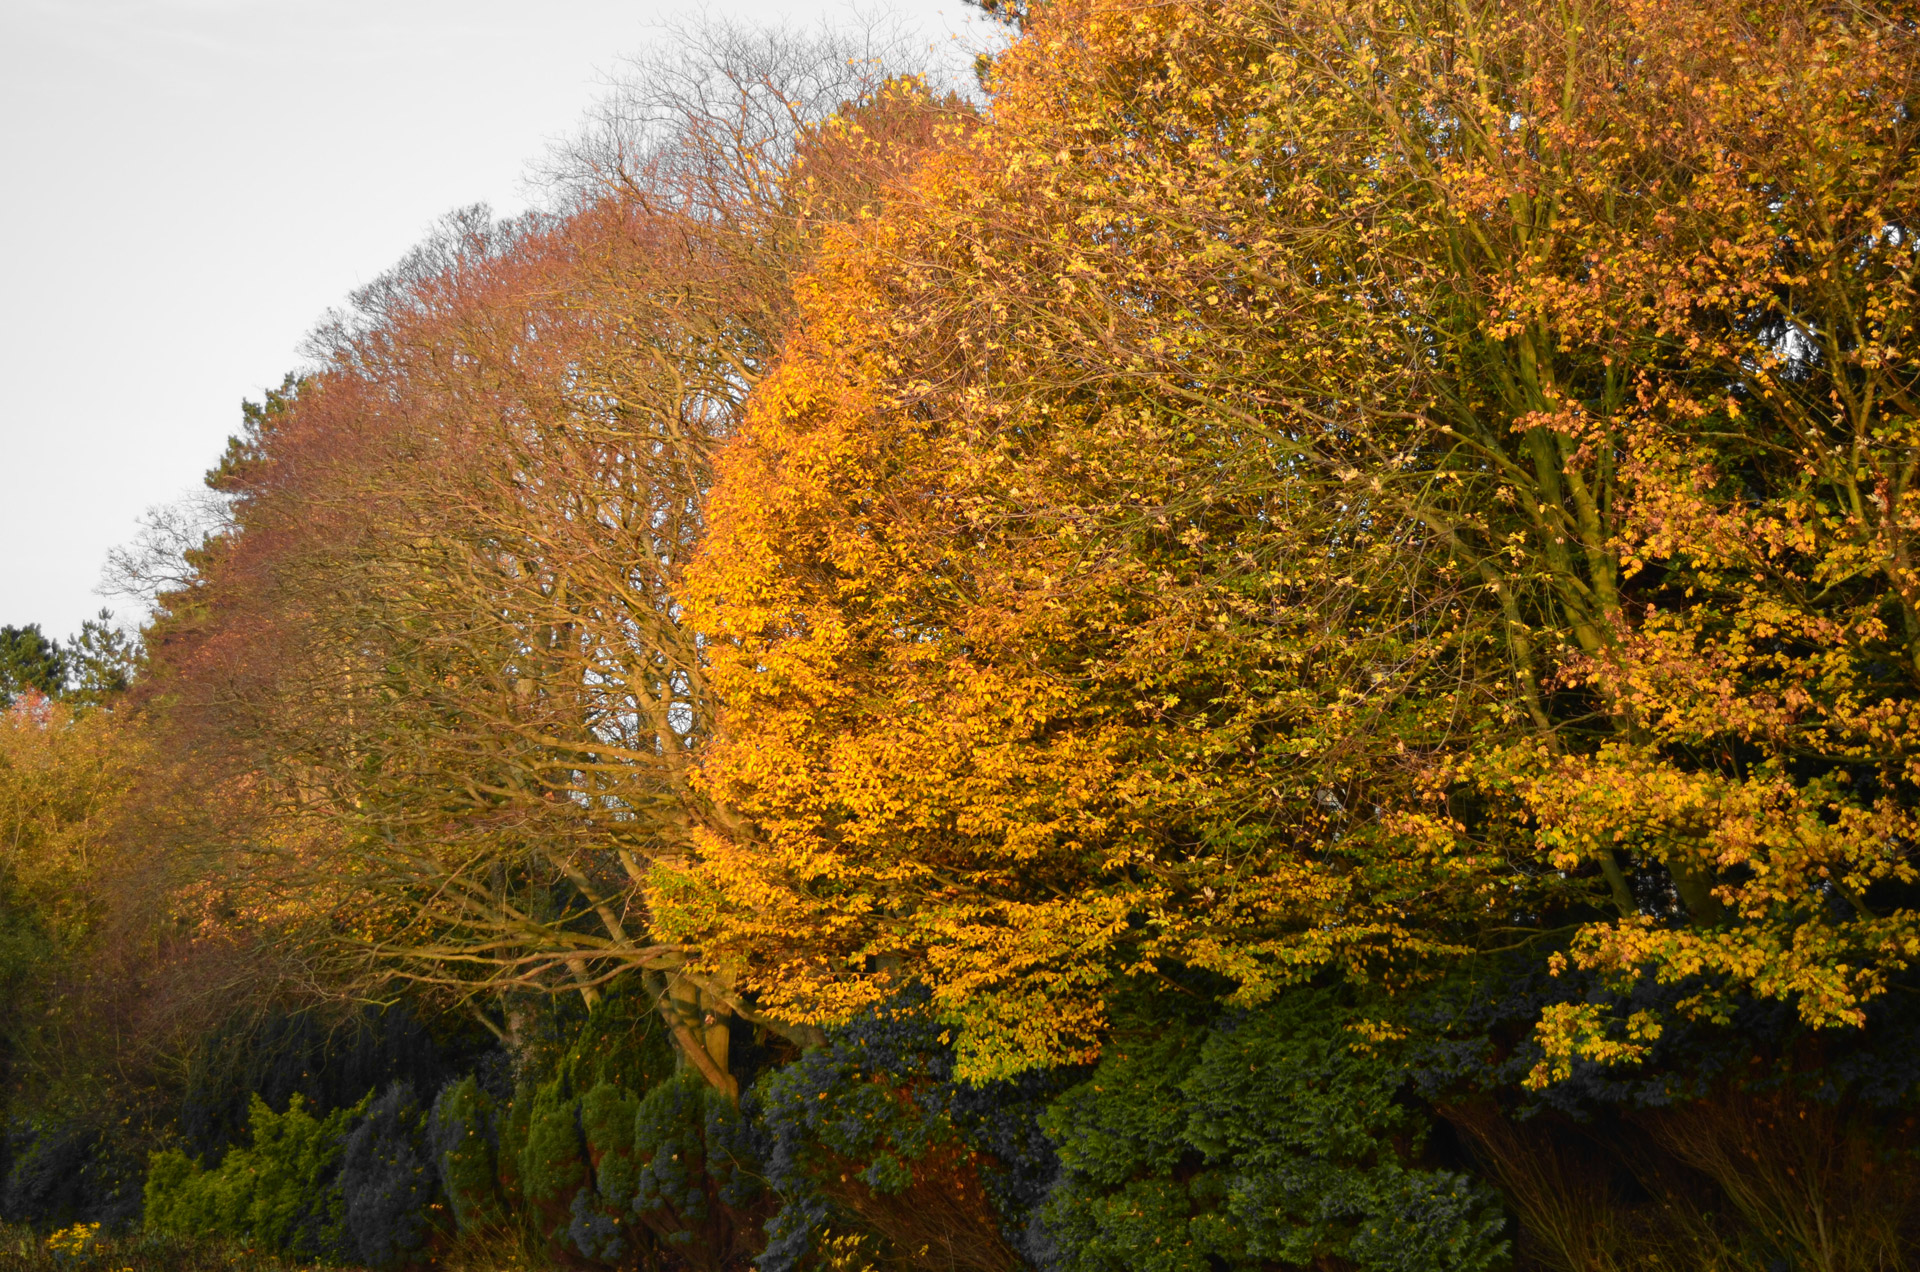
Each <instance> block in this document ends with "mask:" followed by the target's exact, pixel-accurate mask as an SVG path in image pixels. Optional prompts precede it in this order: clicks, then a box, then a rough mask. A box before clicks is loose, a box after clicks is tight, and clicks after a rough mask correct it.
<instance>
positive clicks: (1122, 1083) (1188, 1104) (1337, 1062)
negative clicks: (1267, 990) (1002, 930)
mask: <svg viewBox="0 0 1920 1272" xmlns="http://www.w3.org/2000/svg"><path fill="white" fill-rule="evenodd" d="M1346 1024H1347V1018H1346V1016H1345V1013H1343V1012H1341V1011H1340V1010H1339V1009H1338V1008H1337V1006H1336V1005H1335V1003H1334V1000H1333V999H1332V997H1331V996H1330V995H1327V994H1323V993H1318V992H1314V991H1309V990H1298V991H1294V992H1291V993H1289V994H1286V995H1283V996H1282V997H1281V998H1280V999H1279V1000H1278V1001H1277V1002H1275V1003H1274V1004H1273V1005H1272V1006H1270V1007H1268V1008H1265V1009H1263V1010H1261V1011H1258V1012H1255V1013H1250V1014H1244V1015H1239V1016H1236V1017H1230V1018H1228V1019H1226V1020H1223V1021H1220V1022H1217V1023H1216V1024H1215V1025H1213V1026H1212V1027H1211V1028H1207V1029H1201V1030H1197V1031H1193V1032H1191V1033H1188V1032H1182V1031H1162V1032H1160V1033H1159V1034H1158V1035H1157V1036H1150V1035H1142V1036H1136V1037H1133V1038H1127V1037H1125V1036H1122V1037H1119V1038H1116V1039H1115V1041H1114V1042H1113V1043H1111V1044H1110V1046H1109V1048H1108V1053H1107V1055H1106V1056H1105V1057H1104V1058H1103V1059H1102V1060H1101V1062H1100V1064H1099V1065H1098V1066H1097V1067H1096V1068H1095V1070H1094V1072H1093V1074H1092V1076H1091V1077H1089V1078H1088V1079H1087V1081H1085V1082H1084V1083H1082V1084H1081V1085H1079V1086H1078V1087H1075V1088H1074V1089H1073V1090H1070V1091H1068V1092H1066V1093H1065V1094H1064V1095H1063V1096H1062V1097H1061V1098H1060V1099H1059V1100H1057V1101H1056V1102H1055V1103H1054V1104H1053V1105H1052V1106H1051V1107H1050V1108H1049V1109H1048V1111H1047V1113H1046V1115H1045V1118H1044V1126H1045V1129H1046V1131H1047V1133H1048V1134H1049V1135H1050V1136H1051V1137H1052V1138H1053V1140H1054V1141H1055V1142H1056V1143H1057V1144H1058V1146H1059V1154H1060V1162H1061V1167H1062V1170H1061V1174H1060V1178H1059V1180H1058V1182H1057V1183H1056V1184H1055V1186H1054V1188H1053V1190H1052V1195H1051V1196H1050V1197H1049V1199H1048V1201H1047V1203H1046V1205H1045V1206H1044V1208H1043V1210H1042V1213H1041V1216H1040V1225H1039V1229H1040V1237H1041V1239H1040V1240H1039V1241H1037V1242H1036V1245H1035V1248H1034V1250H1033V1253H1034V1254H1035V1256H1036V1261H1038V1262H1039V1263H1041V1265H1042V1266H1044V1267H1046V1268H1048V1269H1049V1270H1050V1272H1051V1270H1057V1272H1209V1270H1210V1269H1220V1268H1229V1269H1248V1270H1252V1269H1256V1268H1262V1267H1270V1266H1273V1265H1275V1264H1279V1265H1284V1266H1318V1265H1321V1264H1324V1263H1328V1262H1331V1261H1336V1260H1337V1261H1340V1262H1342V1263H1343V1264H1344V1265H1346V1266H1351V1267H1353V1268H1356V1269H1360V1270H1361V1272H1490V1270H1491V1269H1496V1268H1500V1267H1503V1266H1505V1265H1506V1264H1507V1262H1508V1247H1507V1243H1506V1241H1505V1240H1504V1239H1503V1230H1504V1227H1505V1218H1504V1216H1503V1214H1502V1212H1501V1208H1500V1205H1499V1201H1498V1198H1497V1196H1496V1195H1495V1194H1494V1193H1493V1191H1492V1190H1491V1189H1490V1188H1488V1187H1487V1186H1486V1185H1485V1184H1482V1183H1479V1182H1477V1181H1475V1180H1473V1179H1470V1178H1469V1177H1467V1176H1465V1175H1461V1174H1457V1173H1454V1172H1451V1171H1447V1170H1442V1169H1436V1168H1432V1167H1426V1166H1422V1165H1421V1164H1420V1158H1421V1152H1422V1148H1423V1145H1424V1141H1425V1139H1426V1136H1427V1133H1428V1129H1429V1123H1428V1120H1427V1119H1426V1117H1425V1116H1424V1115H1423V1114H1421V1113H1420V1112H1418V1111H1417V1110H1416V1108H1415V1107H1414V1106H1413V1105H1412V1104H1410V1103H1409V1102H1407V1101H1405V1100H1404V1098H1403V1096H1404V1088H1405V1087H1406V1085H1407V1078H1406V1071H1405V1069H1404V1068H1403V1067H1402V1065H1401V1064H1400V1063H1399V1062H1398V1061H1397V1060H1396V1059H1395V1058H1393V1057H1391V1056H1389V1055H1387V1054H1384V1053H1382V1052H1380V1051H1377V1050H1371V1049H1368V1048H1367V1047H1365V1046H1364V1045H1363V1044H1362V1042H1361V1039H1360V1037H1359V1035H1357V1034H1355V1033H1353V1032H1351V1031H1349V1030H1348V1029H1347V1028H1345V1025H1346Z"/></svg>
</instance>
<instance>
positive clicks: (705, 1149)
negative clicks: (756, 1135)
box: [627, 1072, 760, 1268]
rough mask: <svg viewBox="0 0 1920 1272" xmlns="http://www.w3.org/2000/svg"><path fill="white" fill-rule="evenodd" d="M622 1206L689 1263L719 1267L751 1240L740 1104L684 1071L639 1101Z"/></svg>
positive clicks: (751, 1175)
mask: <svg viewBox="0 0 1920 1272" xmlns="http://www.w3.org/2000/svg"><path fill="white" fill-rule="evenodd" d="M632 1144H633V1149H632V1153H633V1163H634V1179H633V1191H632V1192H631V1194H629V1196H630V1198H631V1199H630V1200H629V1201H628V1202H627V1209H628V1211H629V1213H630V1214H631V1215H632V1216H633V1217H634V1218H636V1219H637V1220H638V1221H639V1223H640V1224H641V1225H643V1226H644V1228H645V1229H646V1230H647V1231H650V1232H651V1233H652V1234H653V1235H654V1236H655V1237H656V1238H657V1239H658V1240H659V1242H660V1244H661V1246H663V1247H664V1248H665V1249H667V1250H668V1251H671V1252H672V1253H673V1254H674V1255H675V1256H676V1257H677V1258H678V1259H681V1260H684V1261H685V1262H686V1263H687V1264H688V1265H690V1266H692V1267H695V1268H720V1267H724V1266H727V1265H729V1264H730V1263H731V1262H732V1261H733V1259H734V1257H735V1256H736V1255H738V1254H742V1253H748V1252H750V1251H751V1250H752V1249H753V1248H756V1247H758V1245H759V1240H758V1238H759V1227H760V1224H759V1222H758V1220H759V1216H758V1215H757V1214H755V1213H753V1211H752V1209H751V1207H752V1206H753V1204H754V1202H755V1201H756V1200H757V1199H758V1197H759V1194H760V1187H759V1183H758V1180H757V1178H756V1175H757V1170H756V1165H757V1163H756V1162H755V1160H754V1154H753V1151H752V1148H751V1144H750V1138H749V1132H748V1128H747V1125H746V1122H745V1120H744V1119H743V1118H742V1117H741V1115H740V1110H739V1109H738V1108H737V1107H735V1105H734V1104H733V1102H732V1101H731V1100H728V1099H727V1098H726V1097H725V1096H723V1095H721V1094H720V1093H719V1092H717V1091H715V1090H714V1089H713V1088H712V1087H710V1086H708V1085H707V1084H706V1083H705V1082H704V1081H702V1080H701V1079H700V1077H699V1075H698V1074H695V1073H692V1072H685V1073H682V1074H680V1075H679V1076H677V1077H675V1078H672V1079H669V1080H668V1081H666V1082H663V1083H661V1084H660V1085H659V1086H656V1087H654V1088H653V1090H651V1091H649V1092H648V1093H647V1096H646V1098H645V1099H644V1100H641V1101H640V1103H639V1107H638V1108H637V1109H636V1110H635V1112H634V1117H633V1133H632Z"/></svg>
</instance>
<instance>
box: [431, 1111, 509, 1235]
mask: <svg viewBox="0 0 1920 1272" xmlns="http://www.w3.org/2000/svg"><path fill="white" fill-rule="evenodd" d="M499 1137H500V1128H499V1126H498V1115H497V1113H496V1110H495V1108H494V1103H493V1098H492V1097H491V1096H489V1095H488V1094H487V1093H486V1092H485V1091H484V1090H482V1089H481V1087H480V1084H479V1083H478V1082H477V1081H475V1080H474V1077H473V1075H472V1074H468V1075H467V1076H466V1077H464V1078H462V1079H460V1080H459V1081H458V1082H450V1083H448V1084H447V1085H446V1086H444V1087H442V1088H440V1094H439V1095H438V1096H437V1097H436V1098H435V1099H434V1101H433V1115H432V1117H431V1119H430V1120H429V1123H428V1135H427V1138H428V1142H429V1145H430V1146H431V1148H432V1151H433V1164H434V1168H435V1170H436V1172H437V1173H438V1175H439V1179H440V1190H441V1192H442V1193H443V1194H444V1195H445V1196H446V1199H447V1205H448V1207H449V1208H450V1209H451V1210H452V1212H453V1220H454V1225H455V1227H456V1228H457V1229H458V1230H459V1231H460V1232H461V1233H462V1234H465V1233H469V1232H480V1231H486V1230H491V1229H495V1228H499V1227H502V1226H504V1225H505V1223H506V1220H507V1210H506V1199H505V1198H504V1197H503V1196H502V1195H501V1187H500V1161H499V1154H498V1143H499Z"/></svg>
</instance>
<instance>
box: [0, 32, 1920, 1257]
mask: <svg viewBox="0 0 1920 1272" xmlns="http://www.w3.org/2000/svg"><path fill="white" fill-rule="evenodd" d="M983 7H984V8H985V9H987V10H988V12H990V13H991V14H993V15H994V16H996V17H997V18H999V19H1000V20H1001V21H1002V22H1004V23H1005V25H1006V29H1005V31H1004V34H1005V36H1006V39H1005V41H1004V46H1003V47H998V46H997V47H996V49H995V50H994V51H993V52H991V53H989V54H983V55H982V56H981V58H980V60H979V61H978V62H977V64H976V68H975V73H976V76H977V80H978V83H977V88H978V91H977V92H976V91H973V90H972V89H967V90H966V91H961V90H960V89H959V88H957V87H950V86H947V85H945V84H944V83H943V82H942V81H941V80H940V79H939V77H938V76H936V75H932V74H928V73H917V71H916V67H915V65H914V64H913V63H912V61H911V60H910V59H903V58H901V57H899V56H897V55H898V53H899V50H897V49H896V50H892V51H888V50H886V49H883V48H879V47H878V46H877V45H876V44H875V40H876V39H877V37H876V36H874V34H873V33H872V32H871V31H870V32H868V33H867V34H866V35H865V36H863V37H859V38H855V37H853V36H848V35H844V34H834V33H825V34H820V35H817V36H816V35H799V34H795V33H793V32H786V33H784V34H768V35H760V34H754V33H749V32H744V31H741V30H736V29H732V28H724V27H721V28H715V29H713V30H711V31H710V32H709V35H708V37H707V42H706V43H705V44H704V45H700V46H698V47H695V48H691V49H689V50H688V51H687V56H685V57H683V58H679V59H677V60H676V59H660V60H657V61H656V62H654V63H650V64H649V65H648V66H647V68H646V70H645V73H644V74H643V75H641V76H640V77H638V78H637V79H636V80H635V81H634V83H633V84H630V85H628V86H627V87H625V88H624V89H621V90H620V93H621V94H624V96H620V95H616V97H615V98H614V99H613V100H612V101H611V102H610V104H609V105H608V106H607V107H606V108H605V109H604V110H603V111H602V112H601V114H600V115H598V116H597V117H596V119H595V121H594V124H593V126H592V127H591V128H590V129H589V130H588V132H587V133H586V134H584V135H583V136H582V137H581V138H580V139H579V140H578V141H577V142H576V143H574V144H573V145H572V146H571V147H569V148H567V149H565V150H563V151H561V152H559V153H558V154H557V155H556V158H555V160H554V164H555V171H554V173H553V174H552V175H553V176H554V177H555V183H554V186H553V199H552V202H551V204H550V206H548V207H546V208H545V209H543V210H541V211H538V212H535V213H530V214H528V215H527V216H524V217H522V218H519V219H516V220H513V221H508V222H500V221H497V220H495V219H494V218H493V217H492V216H491V215H490V214H488V213H487V212H486V211H485V210H484V209H468V210H466V211H463V212H460V213H456V214H454V215H452V216H450V217H449V218H447V219H446V220H445V221H444V222H443V223H442V224H441V225H440V227H439V228H438V229H437V230H436V231H435V233H434V234H433V235H432V236H431V237H430V238H429V239H428V241H427V242H426V243H424V244H423V245H422V246H421V247H420V248H418V249H416V250H415V251H414V252H413V253H411V254H410V255H409V256H408V257H407V258H406V259H405V260H404V261H402V262H401V264H400V265H399V266H397V267H396V268H395V269H393V270H392V271H390V272H389V273H388V274H386V275H384V276H382V278H381V279H380V280H379V281H378V282H376V283H375V284H374V285H372V286H371V287H368V288H366V289H363V290H362V291H361V292H359V293H357V294H356V295H355V297H354V299H353V302H352V305H351V307H350V308H349V309H347V310H345V311H343V312H341V313H339V314H335V315H333V316H332V317H331V318H329V319H328V320H327V322H325V323H324V324H323V325H322V327H321V328H320V329H319V330H318V332H317V333H316V335H315V337H314V341H313V345H312V352H313V355H314V361H313V363H312V364H311V365H310V366H308V367H306V368H305V369H304V370H303V371H302V372H301V373H300V374H297V375H293V376H289V377H288V379H287V380H286V382H285V383H284V384H283V385H282V386H281V387H280V388H279V389H277V390H275V391H273V392H271V393H269V394H268V395H267V396H266V398H265V399H264V400H263V401H262V402H261V403H259V404H249V405H248V407H247V410H246V414H245V418H244V427H243V430H242V432H241V434H240V435H239V436H237V437H236V438H234V439H233V441H232V442H231V443H230V445H229V447H228V450H227V453H226V454H225V456H224V457H223V458H222V459H221V461H220V463H219V465H218V466H217V467H216V468H215V469H214V470H213V471H212V472H211V473H209V475H208V484H209V486H210V488H211V492H212V493H211V494H210V496H209V499H210V500H211V502H210V503H208V504H207V505H206V506H205V508H204V509H203V511H204V512H206V514H207V516H206V518H205V519H203V520H202V521H191V519H190V518H189V519H188V521H191V524H190V525H189V524H188V521H183V522H180V523H179V524H178V525H176V524H175V523H174V522H165V521H157V522H155V523H154V527H152V529H153V531H154V534H155V535H157V536H159V537H158V538H157V539H156V540H155V543H154V544H149V547H150V548H152V549H153V550H152V551H149V552H147V553H146V555H145V556H140V555H138V554H133V555H129V556H127V557H126V558H125V560H124V561H123V562H122V566H123V567H124V568H123V573H126V574H127V575H128V577H129V578H136V577H137V578H138V579H144V580H146V582H147V585H148V586H149V591H150V595H151V599H152V601H153V603H154V606H155V609H154V614H153V617H152V620H151V622H150V623H149V624H148V625H147V627H146V628H145V630H144V632H143V651H135V650H133V649H131V648H129V647H128V646H127V644H126V642H125V640H124V639H123V638H122V637H119V636H116V635H115V634H114V632H113V630H112V629H111V628H110V626H109V625H108V621H107V619H106V618H105V617H104V616H103V618H102V620H100V622H98V623H93V624H89V625H88V627H87V628H85V629H84V630H83V632H82V634H81V636H80V637H78V638H76V639H75V640H74V641H72V642H69V643H68V644H67V645H66V646H64V647H62V646H60V645H58V644H56V643H54V642H52V641H50V640H48V639H47V638H46V637H45V636H44V635H42V634H41V633H40V632H39V630H38V629H37V628H32V627H27V628H6V629H4V630H3V631H0V1008H4V1009H5V1014H4V1015H0V1077H3V1078H4V1079H5V1087H4V1089H5V1091H6V1092H7V1100H8V1109H7V1114H8V1121H7V1127H6V1135H5V1137H4V1139H0V1145H3V1146H4V1153H0V1176H3V1178H0V1219H7V1220H14V1219H33V1220H36V1221H45V1222H60V1223H70V1222H72V1221H74V1220H78V1219H87V1218H92V1217H97V1218H99V1219H101V1220H103V1221H105V1222H109V1223H111V1222H113V1221H115V1220H120V1219H128V1218H131V1214H130V1212H131V1209H132V1207H133V1204H134V1203H133V1199H134V1197H135V1195H136V1194H137V1193H138V1192H139V1175H140V1171H139V1166H138V1163H139V1161H140V1160H141V1159H142V1158H147V1155H148V1153H149V1152H150V1151H154V1150H157V1151H154V1153H153V1155H152V1156H151V1157H150V1158H148V1160H149V1161H150V1167H149V1169H148V1170H147V1172H146V1175H145V1193H144V1197H145V1222H146V1224H147V1225H148V1226H149V1227H150V1228H151V1229H153V1230H154V1231H155V1232H157V1233H168V1232H171V1233H175V1234H187V1235H224V1236H226V1237H231V1238H233V1239H236V1240H241V1241H247V1242H254V1243H258V1244H261V1245H263V1246H267V1247H271V1248H273V1249H276V1250H280V1251H284V1252H287V1253H289V1254H292V1255H298V1256H312V1257H319V1258H326V1259H335V1260H354V1261H358V1262H361V1263H363V1264H366V1265H369V1266H378V1267H390V1268H398V1267H405V1266H425V1265H429V1264H432V1263H435V1262H450V1261H457V1260H459V1259H461V1258H464V1257H467V1256H469V1255H473V1254H474V1253H475V1252H476V1251H484V1250H487V1249H490V1248H506V1247H509V1246H511V1247H513V1248H514V1249H515V1250H517V1251H518V1252H519V1254H520V1255H523V1256H525V1257H526V1258H527V1259H530V1260H534V1261H545V1262H548V1263H552V1264H554V1265H559V1266H569V1267H576V1268H584V1267H600V1268H620V1269H637V1268H646V1269H649V1272H661V1270H664V1269H670V1268H697V1269H702V1270H703V1272H734V1270H736V1269H743V1268H747V1267H756V1268H760V1269H762V1270H763V1272H815V1270H816V1269H828V1268H871V1269H879V1268H886V1269H907V1268H913V1269H921V1268H925V1269H934V1268H938V1269H943V1270H945V1272H952V1270H954V1269H963V1268H964V1269H969V1270H970V1272H1012V1270H1013V1269H1017V1268H1022V1267H1030V1268H1034V1269H1038V1270H1041V1272H1118V1270H1119V1269H1136V1268H1137V1269H1164V1270H1166V1272H1175V1270H1178V1272H1188V1270H1191V1272H1200V1270H1201V1269H1208V1270H1214V1269H1223V1268H1225V1269H1247V1270H1248V1272H1252V1270H1254V1269H1260V1270H1261V1272H1267V1270H1270V1269H1315V1270H1316V1272H1343V1270H1352V1272H1362V1270H1364V1272H1442V1270H1443V1269H1445V1270H1457V1272H1496V1270H1498V1269H1504V1268H1509V1267H1519V1268H1536V1267H1537V1268H1548V1267H1551V1268H1559V1269H1575V1270H1576V1272H1610V1270H1611V1269H1616V1268H1627V1267H1641V1266H1656V1265H1657V1266H1663V1267H1666V1266H1671V1267H1685V1268H1698V1269H1701V1270H1702V1272H1706V1270H1707V1269H1714V1270H1715V1272H1719V1270H1722V1269H1734V1268H1739V1269H1756V1270H1757V1269H1762V1268H1765V1269H1769V1272H1771V1270H1772V1269H1775V1268H1797V1267H1803V1266H1804V1267H1817V1268H1821V1269H1827V1270H1831V1272H1840V1270H1841V1269H1846V1270H1847V1272H1854V1270H1856V1269H1857V1270H1859V1272H1866V1270H1867V1269H1874V1270H1875V1272H1885V1270H1886V1269H1891V1268H1906V1267H1912V1266H1914V1263H1913V1256H1912V1253H1911V1252H1912V1251H1913V1250H1915V1249H1920V1227H1916V1225H1917V1224H1920V1069H1916V1060H1915V1056H1916V1054H1920V1052H1916V1050H1915V1047H1914V1043H1915V1040H1916V1038H1920V1014H1916V1011H1915V1008H1914V1007H1913V1002H1914V995H1915V994H1916V992H1920V968H1916V967H1915V962H1916V960H1917V959H1920V860H1917V859H1916V855H1915V845H1916V843H1920V820H1917V819H1920V767H1916V765H1917V761H1916V756H1917V755H1920V751H1917V750H1916V747H1915V742H1914V731H1915V729H1916V728H1920V576H1916V574H1915V570H1916V568H1920V566H1916V563H1915V560H1914V558H1915V557H1916V554H1920V537H1916V536H1920V502H1917V501H1920V490H1917V489H1916V478H1920V431H1917V430H1920V401H1917V400H1916V398H1915V392H1916V389H1915V385H1916V376H1917V374H1920V363H1916V356H1917V355H1916V331H1915V326H1914V324H1915V319H1916V313H1917V312H1920V310H1917V309H1916V306H1917V305H1920V300H1916V296H1915V291H1914V285H1915V276H1916V269H1917V268H1920V262H1917V260H1916V255H1915V254H1916V251H1920V238H1916V235H1917V234H1920V150H1917V149H1916V143H1917V142H1920V101H1917V100H1916V98H1917V96H1920V11H1915V10H1914V9H1913V7H1912V6H1911V5H1905V4H1892V5H1887V6H1882V7H1880V8H1873V7H1868V6H1863V5H1854V4H1814V3H1810V2H1809V0H1740V2H1739V3H1735V2H1734V0H1564V2H1562V3H1555V4H1535V3H1523V2H1521V0H1248V2H1240V0H1172V2H1169V3H1151V4H1148V3H1137V2H1135V0H1044V2H1041V3H1033V4H1012V3H1005V4H1003V3H991V4H985V5H983ZM169 527H171V529H170V528H169ZM182 527H185V528H182ZM163 531H164V533H162V532H163ZM167 535H172V536H173V537H172V538H168V537H167ZM156 545H157V546H156ZM370 1003H372V1004H378V1006H377V1007H370V1006H368V1004H370ZM347 1004H352V1006H351V1007H348V1006H347ZM97 1090H109V1091H111V1092H112V1093H113V1094H112V1097H111V1098H110V1099H106V1100H96V1099H95V1098H94V1097H93V1096H92V1095H91V1094H90V1093H92V1092H94V1091H97ZM363 1097H364V1098H363ZM276 1110H284V1111H276ZM243 1111H244V1118H245V1126H244V1128H243V1126H242V1120H243Z"/></svg>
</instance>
